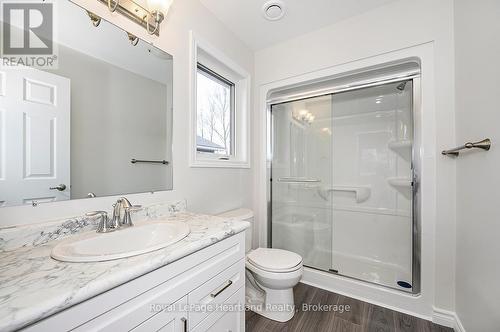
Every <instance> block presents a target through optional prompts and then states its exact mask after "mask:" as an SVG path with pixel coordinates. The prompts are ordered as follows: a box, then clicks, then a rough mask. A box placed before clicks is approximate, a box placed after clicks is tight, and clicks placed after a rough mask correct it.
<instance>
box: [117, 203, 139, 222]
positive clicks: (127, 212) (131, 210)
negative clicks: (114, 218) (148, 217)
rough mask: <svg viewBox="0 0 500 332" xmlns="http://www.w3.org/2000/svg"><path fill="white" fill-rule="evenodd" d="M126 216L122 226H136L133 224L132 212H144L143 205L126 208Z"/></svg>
mask: <svg viewBox="0 0 500 332" xmlns="http://www.w3.org/2000/svg"><path fill="white" fill-rule="evenodd" d="M124 210H125V214H124V215H123V220H122V222H121V225H122V226H134V223H133V222H132V217H131V216H130V212H136V211H140V210H142V206H141V205H132V206H129V207H126V208H124Z"/></svg>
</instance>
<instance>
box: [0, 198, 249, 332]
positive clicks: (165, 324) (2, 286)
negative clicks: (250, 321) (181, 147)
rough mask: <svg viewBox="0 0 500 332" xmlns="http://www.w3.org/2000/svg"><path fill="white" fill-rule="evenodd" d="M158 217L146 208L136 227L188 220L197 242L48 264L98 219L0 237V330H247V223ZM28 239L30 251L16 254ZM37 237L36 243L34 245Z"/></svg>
mask: <svg viewBox="0 0 500 332" xmlns="http://www.w3.org/2000/svg"><path fill="white" fill-rule="evenodd" d="M158 211H159V210H158V208H157V207H155V208H154V209H153V208H146V209H145V212H142V213H143V214H144V217H145V220H143V221H141V222H138V223H137V225H140V224H141V223H148V222H151V220H154V222H165V223H168V222H184V223H186V224H187V225H188V226H189V228H190V233H189V235H188V236H187V237H185V238H184V239H183V240H181V241H179V242H177V243H175V244H172V245H170V246H168V247H166V248H163V249H160V250H156V251H152V252H150V253H147V254H143V255H137V256H133V257H129V258H124V259H117V260H110V261H106V262H92V263H87V262H86V263H68V262H61V261H57V260H54V259H53V258H51V257H50V253H51V251H52V249H53V248H54V247H55V246H56V245H57V244H58V243H60V242H61V240H62V237H59V238H58V236H59V235H60V234H64V233H68V232H69V233H80V232H81V231H83V230H84V231H89V230H88V229H89V228H91V229H92V228H95V221H87V220H86V219H85V220H86V221H83V219H73V220H68V221H66V222H64V223H63V224H60V225H59V224H58V225H52V226H50V225H45V228H44V231H42V232H39V231H37V230H35V229H33V227H35V226H30V227H31V228H28V229H24V231H23V230H20V229H14V230H12V229H7V230H0V238H1V239H2V240H1V241H0V243H1V244H2V245H3V247H2V248H0V249H1V250H2V251H3V252H2V255H1V258H0V299H1V300H0V330H1V331H13V330H18V329H22V330H23V331H37V332H38V331H68V330H72V331H73V330H74V331H222V330H224V331H225V330H230V331H243V330H244V314H245V311H244V303H245V301H244V298H245V292H244V284H245V261H244V257H245V229H246V228H247V227H248V226H249V223H248V222H245V221H239V220H231V219H224V218H219V217H214V216H206V215H198V214H193V213H189V212H185V211H182V209H181V211H180V212H174V213H169V214H167V215H161V213H158ZM148 219H151V220H148ZM36 227H39V226H36ZM134 227H139V226H134ZM20 228H22V227H20ZM25 228H26V227H25ZM68 229H71V230H70V231H68ZM20 231H23V233H24V240H23V241H24V242H25V244H24V245H21V246H19V247H17V248H15V247H13V246H14V244H13V242H16V241H17V242H19V243H16V245H19V244H20V241H21V239H20V238H19V237H18V236H17V237H16V236H15V233H16V232H20ZM91 231H93V230H91ZM9 232H10V233H9ZM118 232H120V231H116V233H117V234H118ZM30 234H33V236H35V234H37V236H38V238H31V239H30V240H31V242H28V239H29V238H30V236H31V235H30ZM71 236H74V235H70V237H71ZM40 237H42V238H40ZM50 238H56V239H55V240H54V241H53V240H50ZM65 238H66V239H67V238H68V236H65ZM63 241H64V240H63Z"/></svg>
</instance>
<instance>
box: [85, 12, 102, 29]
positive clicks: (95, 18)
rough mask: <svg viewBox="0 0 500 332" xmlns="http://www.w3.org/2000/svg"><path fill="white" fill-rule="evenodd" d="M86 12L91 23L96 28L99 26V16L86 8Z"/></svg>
mask: <svg viewBox="0 0 500 332" xmlns="http://www.w3.org/2000/svg"><path fill="white" fill-rule="evenodd" d="M87 14H88V15H89V17H90V21H91V22H92V25H93V26H95V27H96V28H97V27H98V26H99V24H101V18H100V17H99V16H97V15H96V14H94V13H92V12H90V11H88V10H87Z"/></svg>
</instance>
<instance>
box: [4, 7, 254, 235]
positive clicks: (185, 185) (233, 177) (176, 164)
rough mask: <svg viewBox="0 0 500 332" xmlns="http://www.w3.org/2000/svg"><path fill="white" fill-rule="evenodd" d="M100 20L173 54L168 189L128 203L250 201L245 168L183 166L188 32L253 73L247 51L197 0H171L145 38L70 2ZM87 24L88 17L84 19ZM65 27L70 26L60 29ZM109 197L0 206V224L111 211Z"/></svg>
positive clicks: (213, 207)
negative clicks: (157, 32)
mask: <svg viewBox="0 0 500 332" xmlns="http://www.w3.org/2000/svg"><path fill="white" fill-rule="evenodd" d="M74 2H75V3H78V4H80V5H81V6H84V7H85V8H87V9H89V10H91V11H93V12H94V13H96V14H98V15H100V16H102V17H103V18H104V19H107V20H111V21H112V22H113V23H115V24H117V25H118V26H120V27H122V28H124V29H126V30H128V31H129V32H131V33H133V34H134V35H137V36H139V37H141V38H143V39H146V40H149V41H151V42H153V43H154V45H156V46H157V47H159V48H161V49H163V50H165V51H166V52H168V53H170V54H171V55H172V56H173V57H174V98H173V102H174V104H173V105H174V114H173V118H174V119H173V128H174V130H173V177H174V184H173V186H174V190H173V191H170V192H160V193H156V194H154V195H151V194H138V195H128V197H129V198H130V199H131V201H132V203H134V204H147V203H153V202H160V201H165V200H168V199H180V198H185V199H187V200H188V208H189V209H190V210H193V211H199V212H206V213H216V212H220V211H224V210H228V209H232V208H236V207H239V206H242V205H244V206H249V205H251V200H252V197H251V195H252V191H251V183H252V182H251V177H252V170H251V169H224V168H222V169H206V168H189V167H188V150H187V148H188V142H189V137H188V135H189V30H191V29H192V30H194V31H195V32H196V34H197V35H199V36H201V37H203V39H205V40H207V41H209V42H210V43H211V44H212V45H214V46H215V47H217V48H218V49H220V50H221V51H222V52H223V53H225V54H226V55H228V56H229V57H230V58H232V59H233V60H234V61H235V62H237V63H238V64H239V65H240V66H242V67H243V68H245V70H246V71H248V72H249V73H253V72H254V69H253V68H254V56H253V53H252V52H251V51H250V50H249V49H248V48H247V47H246V46H245V45H244V44H243V43H242V42H241V41H239V40H238V39H237V38H236V37H235V36H234V35H233V34H232V33H231V32H229V31H228V30H227V28H226V27H225V26H224V25H223V24H222V23H221V22H220V21H218V20H217V19H216V18H215V17H214V16H213V14H211V13H210V12H209V11H208V10H207V9H206V8H205V7H203V6H202V5H201V4H200V3H199V1H198V0H175V1H174V3H173V5H172V8H171V10H170V11H169V13H168V16H167V18H166V20H165V21H164V23H163V24H162V26H161V36H160V37H159V38H157V37H151V36H149V35H147V33H146V32H145V30H144V29H143V28H142V27H140V26H138V25H136V24H135V23H132V22H131V21H129V20H128V19H126V18H125V17H123V16H121V15H120V14H118V13H115V14H110V13H109V12H108V9H107V7H106V6H105V5H103V4H101V3H99V2H97V1H94V0H74ZM88 24H90V20H89V22H88ZM60 28H61V29H62V28H66V29H67V28H70V27H60ZM115 200H116V198H115V197H108V198H95V199H86V200H77V201H68V202H59V203H51V204H46V205H43V204H42V205H39V206H38V207H36V208H32V207H12V208H2V209H0V225H2V226H6V225H12V224H22V223H35V222H40V221H42V220H44V219H45V220H47V219H55V218H60V217H66V216H74V215H75V214H81V213H84V212H86V211H90V210H96V209H108V210H109V209H111V203H112V202H114V201H115Z"/></svg>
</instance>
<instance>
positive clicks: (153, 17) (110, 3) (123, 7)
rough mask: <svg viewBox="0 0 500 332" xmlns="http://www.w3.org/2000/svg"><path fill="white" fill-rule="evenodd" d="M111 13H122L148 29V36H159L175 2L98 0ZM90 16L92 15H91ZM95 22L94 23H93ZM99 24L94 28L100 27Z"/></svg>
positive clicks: (171, 0)
mask: <svg viewBox="0 0 500 332" xmlns="http://www.w3.org/2000/svg"><path fill="white" fill-rule="evenodd" d="M98 1H100V2H101V3H102V4H104V5H106V6H107V7H108V10H109V11H110V12H111V13H115V12H116V13H120V14H122V15H123V16H125V17H127V18H128V19H130V20H132V21H134V22H135V23H137V24H139V25H141V26H142V27H144V28H145V29H146V31H147V32H148V34H150V35H156V36H159V34H160V25H161V23H162V22H163V21H164V20H165V17H166V16H167V13H168V10H169V8H170V5H171V4H172V2H173V0H98ZM89 15H90V14H89ZM92 22H94V21H92ZM98 25H99V24H98V23H97V25H96V24H94V26H98Z"/></svg>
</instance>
